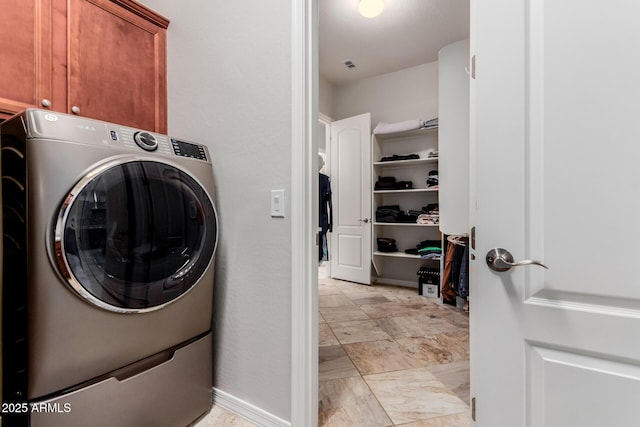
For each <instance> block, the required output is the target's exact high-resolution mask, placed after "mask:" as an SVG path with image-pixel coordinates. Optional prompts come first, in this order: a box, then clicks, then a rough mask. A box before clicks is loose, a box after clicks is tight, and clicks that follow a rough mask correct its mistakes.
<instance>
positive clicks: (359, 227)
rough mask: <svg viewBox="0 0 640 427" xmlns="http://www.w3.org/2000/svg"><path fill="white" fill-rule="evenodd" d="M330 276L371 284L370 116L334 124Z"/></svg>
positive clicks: (332, 127)
mask: <svg viewBox="0 0 640 427" xmlns="http://www.w3.org/2000/svg"><path fill="white" fill-rule="evenodd" d="M330 151H331V186H332V192H333V208H334V214H333V232H332V235H331V250H330V252H329V259H330V260H331V276H332V277H334V278H336V279H342V280H349V281H352V282H358V283H363V284H366V285H369V284H371V115H370V114H369V113H366V114H361V115H359V116H354V117H349V118H347V119H343V120H338V121H335V122H332V123H331V150H330Z"/></svg>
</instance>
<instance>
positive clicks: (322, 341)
mask: <svg viewBox="0 0 640 427" xmlns="http://www.w3.org/2000/svg"><path fill="white" fill-rule="evenodd" d="M318 342H319V343H318V345H319V346H320V347H326V346H329V345H339V344H340V342H338V338H336V336H335V335H334V334H333V331H332V330H331V328H330V327H329V325H328V324H326V323H321V324H320V325H318Z"/></svg>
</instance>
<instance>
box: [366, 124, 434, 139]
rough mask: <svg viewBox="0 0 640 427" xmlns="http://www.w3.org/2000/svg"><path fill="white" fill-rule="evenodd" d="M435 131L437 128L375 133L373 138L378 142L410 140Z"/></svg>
mask: <svg viewBox="0 0 640 427" xmlns="http://www.w3.org/2000/svg"><path fill="white" fill-rule="evenodd" d="M437 130H438V127H437V126H435V127H430V128H420V129H413V130H404V131H401V132H394V133H376V134H374V135H373V136H375V137H376V139H377V140H378V141H385V140H387V139H399V138H411V137H414V136H420V135H423V134H425V133H429V132H433V131H437Z"/></svg>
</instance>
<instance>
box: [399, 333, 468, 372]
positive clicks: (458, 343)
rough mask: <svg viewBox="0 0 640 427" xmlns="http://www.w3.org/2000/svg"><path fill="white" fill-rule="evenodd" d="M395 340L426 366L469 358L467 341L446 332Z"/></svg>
mask: <svg viewBox="0 0 640 427" xmlns="http://www.w3.org/2000/svg"><path fill="white" fill-rule="evenodd" d="M396 342H397V343H398V344H399V345H400V346H401V347H402V348H403V349H405V350H406V351H407V352H409V353H410V354H411V355H413V357H415V358H416V359H419V360H422V361H423V362H425V365H428V366H431V365H438V364H443V363H450V362H457V361H461V360H465V361H466V360H469V345H468V341H464V340H463V339H462V338H459V337H451V336H449V335H447V334H437V335H436V336H435V337H404V338H396ZM423 366H424V365H423Z"/></svg>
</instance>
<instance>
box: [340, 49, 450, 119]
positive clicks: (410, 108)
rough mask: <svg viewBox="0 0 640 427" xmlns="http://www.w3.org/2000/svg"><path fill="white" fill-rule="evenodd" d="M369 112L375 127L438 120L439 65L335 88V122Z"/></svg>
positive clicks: (397, 72)
mask: <svg viewBox="0 0 640 427" xmlns="http://www.w3.org/2000/svg"><path fill="white" fill-rule="evenodd" d="M366 112H370V113H371V125H372V126H373V127H375V126H376V124H378V122H379V121H384V122H399V121H403V120H409V119H432V118H434V117H437V115H438V63H437V62H430V63H427V64H422V65H418V66H415V67H411V68H405V69H404V70H400V71H396V72H393V73H389V74H383V75H381V76H376V77H370V78H367V79H362V80H358V81H356V82H354V83H351V84H348V85H343V86H337V87H336V88H335V91H334V94H333V118H334V119H336V120H338V119H344V118H347V117H351V116H355V115H357V114H362V113H366Z"/></svg>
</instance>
